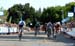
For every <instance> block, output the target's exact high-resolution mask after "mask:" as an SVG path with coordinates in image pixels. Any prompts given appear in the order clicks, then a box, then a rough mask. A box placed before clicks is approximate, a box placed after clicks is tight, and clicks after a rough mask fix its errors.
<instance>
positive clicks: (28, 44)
mask: <svg viewBox="0 0 75 46" xmlns="http://www.w3.org/2000/svg"><path fill="white" fill-rule="evenodd" d="M74 43H75V40H73V39H70V38H66V37H64V35H63V34H62V33H61V34H58V35H57V38H56V39H55V38H51V39H48V38H47V36H46V34H45V33H44V32H40V33H39V34H38V35H37V36H36V37H35V35H34V32H24V33H23V37H22V40H21V41H19V40H18V34H11V35H6V34H5V35H3V34H2V35H0V46H75V45H74Z"/></svg>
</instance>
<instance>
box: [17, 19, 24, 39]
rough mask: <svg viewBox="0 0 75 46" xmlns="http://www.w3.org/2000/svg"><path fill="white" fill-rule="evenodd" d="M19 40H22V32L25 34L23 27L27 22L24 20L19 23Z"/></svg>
mask: <svg viewBox="0 0 75 46" xmlns="http://www.w3.org/2000/svg"><path fill="white" fill-rule="evenodd" d="M18 25H19V40H21V38H22V32H23V26H24V25H25V22H24V21H23V20H21V21H19V24H18Z"/></svg>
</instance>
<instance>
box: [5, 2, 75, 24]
mask: <svg viewBox="0 0 75 46" xmlns="http://www.w3.org/2000/svg"><path fill="white" fill-rule="evenodd" d="M74 6H75V2H70V3H68V4H66V5H65V6H55V7H48V8H44V9H43V12H41V9H40V8H39V10H37V11H35V8H33V7H32V6H30V4H29V3H26V4H25V5H21V4H16V5H14V6H13V7H11V8H9V9H8V11H5V15H8V16H7V21H8V22H11V23H18V21H19V20H20V19H21V18H22V19H23V20H25V21H26V23H29V22H32V23H33V24H34V25H35V22H36V20H37V21H40V22H42V23H43V24H44V23H47V22H49V21H51V22H52V23H54V22H58V21H61V20H62V15H63V17H64V18H66V17H67V13H68V12H69V11H70V12H73V7H74ZM8 13H9V14H8ZM71 19H73V17H72V18H71ZM10 20H11V21H10Z"/></svg>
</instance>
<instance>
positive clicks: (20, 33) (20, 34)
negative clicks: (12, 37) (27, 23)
mask: <svg viewBox="0 0 75 46" xmlns="http://www.w3.org/2000/svg"><path fill="white" fill-rule="evenodd" d="M21 38H22V28H20V32H19V40H21Z"/></svg>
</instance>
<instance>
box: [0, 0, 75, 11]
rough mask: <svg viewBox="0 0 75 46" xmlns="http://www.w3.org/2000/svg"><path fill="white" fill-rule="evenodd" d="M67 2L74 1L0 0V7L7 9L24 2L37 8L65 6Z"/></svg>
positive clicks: (72, 0) (71, 0) (73, 0)
mask: <svg viewBox="0 0 75 46" xmlns="http://www.w3.org/2000/svg"><path fill="white" fill-rule="evenodd" d="M69 2H75V0H0V7H3V9H8V8H10V7H12V6H13V5H15V4H23V5H24V4H25V3H30V6H32V7H34V8H35V9H36V10H38V9H39V8H41V9H43V8H47V7H50V6H58V5H60V6H65V4H67V3H69Z"/></svg>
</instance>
